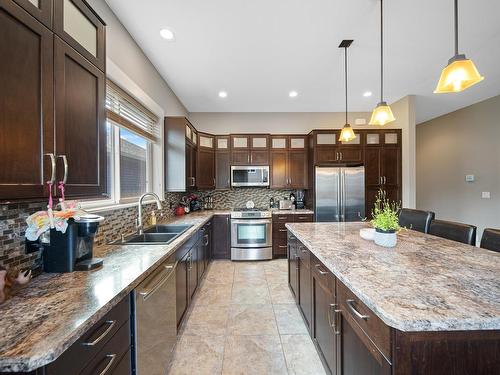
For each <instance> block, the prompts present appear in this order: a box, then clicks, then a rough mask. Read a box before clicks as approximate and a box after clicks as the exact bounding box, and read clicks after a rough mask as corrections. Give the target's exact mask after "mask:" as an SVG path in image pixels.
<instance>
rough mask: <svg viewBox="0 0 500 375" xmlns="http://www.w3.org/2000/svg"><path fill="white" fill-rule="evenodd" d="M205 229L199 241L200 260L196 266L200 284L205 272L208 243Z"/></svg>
mask: <svg viewBox="0 0 500 375" xmlns="http://www.w3.org/2000/svg"><path fill="white" fill-rule="evenodd" d="M205 231H206V229H205V230H204V231H202V234H201V239H200V241H198V246H197V247H198V260H197V262H196V268H197V273H198V284H199V283H200V282H201V278H202V277H203V274H204V273H205V259H206V250H207V248H206V245H205V240H206V237H205Z"/></svg>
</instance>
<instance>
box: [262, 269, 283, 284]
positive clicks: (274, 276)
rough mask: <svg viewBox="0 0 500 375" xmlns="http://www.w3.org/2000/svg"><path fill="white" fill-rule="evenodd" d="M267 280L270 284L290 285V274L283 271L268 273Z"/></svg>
mask: <svg viewBox="0 0 500 375" xmlns="http://www.w3.org/2000/svg"><path fill="white" fill-rule="evenodd" d="M266 280H267V283H268V284H280V285H287V284H288V273H287V272H282V271H275V272H272V273H271V272H266Z"/></svg>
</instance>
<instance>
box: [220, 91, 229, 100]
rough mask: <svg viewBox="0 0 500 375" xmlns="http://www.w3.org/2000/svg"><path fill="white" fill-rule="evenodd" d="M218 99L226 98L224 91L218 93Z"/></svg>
mask: <svg viewBox="0 0 500 375" xmlns="http://www.w3.org/2000/svg"><path fill="white" fill-rule="evenodd" d="M219 98H227V92H226V91H219Z"/></svg>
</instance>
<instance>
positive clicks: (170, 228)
mask: <svg viewBox="0 0 500 375" xmlns="http://www.w3.org/2000/svg"><path fill="white" fill-rule="evenodd" d="M191 227H192V225H176V224H158V225H155V226H153V227H151V228H148V229H146V230H145V231H144V233H184V232H185V231H187V230H188V229H189V228H191Z"/></svg>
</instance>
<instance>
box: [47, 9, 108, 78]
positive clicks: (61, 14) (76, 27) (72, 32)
mask: <svg viewBox="0 0 500 375" xmlns="http://www.w3.org/2000/svg"><path fill="white" fill-rule="evenodd" d="M53 1H54V32H55V33H56V34H57V35H58V36H59V37H60V38H61V39H62V40H64V41H65V42H66V43H67V44H69V45H70V46H71V47H73V48H74V49H75V50H77V51H78V52H79V53H80V54H81V55H83V56H84V57H85V58H86V59H87V60H88V61H90V62H91V63H92V64H93V65H95V66H96V67H98V68H99V69H100V70H101V71H104V70H105V66H106V31H105V28H104V23H103V22H102V21H101V20H100V19H99V18H98V17H97V16H96V14H95V13H94V12H93V11H92V10H91V9H90V8H89V6H88V5H87V3H86V2H85V1H84V0H53Z"/></svg>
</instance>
